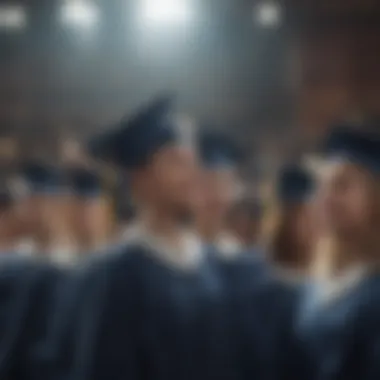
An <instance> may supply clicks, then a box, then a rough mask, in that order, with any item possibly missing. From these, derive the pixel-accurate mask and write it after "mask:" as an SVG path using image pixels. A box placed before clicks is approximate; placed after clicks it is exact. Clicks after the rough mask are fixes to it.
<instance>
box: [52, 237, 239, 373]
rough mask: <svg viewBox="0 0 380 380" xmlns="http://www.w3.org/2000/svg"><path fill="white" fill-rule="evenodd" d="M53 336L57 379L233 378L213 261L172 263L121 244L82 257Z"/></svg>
mask: <svg viewBox="0 0 380 380" xmlns="http://www.w3.org/2000/svg"><path fill="white" fill-rule="evenodd" d="M69 288H70V289H68V290H67V294H66V300H67V302H65V303H64V304H63V305H62V312H61V313H59V314H60V316H59V318H60V323H58V324H57V329H56V331H55V333H54V334H53V337H52V343H53V345H55V347H56V348H55V349H56V350H57V351H56V357H57V358H59V361H58V362H57V363H58V367H57V373H56V375H57V376H58V378H64V379H72V380H74V379H75V380H90V379H91V380H108V379H112V380H119V379H120V380H125V379H128V380H135V379H149V380H170V379H176V380H177V379H181V380H202V379H205V380H206V379H207V380H212V379H215V380H223V379H230V380H236V379H238V374H237V370H238V369H237V366H236V360H235V359H236V354H237V352H236V351H234V345H233V342H232V339H233V337H232V334H231V329H230V321H229V318H228V316H229V313H228V302H227V298H226V290H225V284H224V282H223V276H222V275H221V269H220V266H219V264H218V262H217V260H215V259H214V258H213V256H212V255H208V254H206V255H205V257H204V259H203V262H202V263H201V264H200V265H199V268H197V269H196V270H194V271H182V270H178V269H175V268H173V267H172V268H171V267H169V266H168V265H166V264H164V263H163V262H162V261H161V260H159V259H158V258H156V257H155V254H154V253H152V252H150V250H149V248H145V247H143V246H142V245H139V244H128V245H125V246H124V247H119V248H117V249H114V250H113V252H107V253H105V254H104V255H103V257H98V258H96V259H95V260H92V262H91V263H89V264H86V265H85V266H84V268H81V270H80V271H79V272H78V273H77V274H76V276H75V279H74V280H73V281H72V282H71V284H70V286H69Z"/></svg>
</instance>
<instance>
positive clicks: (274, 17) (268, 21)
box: [253, 0, 282, 28]
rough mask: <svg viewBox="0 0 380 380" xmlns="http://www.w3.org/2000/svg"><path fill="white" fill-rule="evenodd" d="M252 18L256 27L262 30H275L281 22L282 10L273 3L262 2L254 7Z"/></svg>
mask: <svg viewBox="0 0 380 380" xmlns="http://www.w3.org/2000/svg"><path fill="white" fill-rule="evenodd" d="M253 16H254V19H255V22H256V23H257V24H258V25H260V26H262V27H264V28H277V27H279V26H280V25H281V22H282V9H281V6H280V4H278V3H277V2H275V1H271V0H268V1H263V2H261V3H259V4H258V5H256V7H255V8H254V13H253Z"/></svg>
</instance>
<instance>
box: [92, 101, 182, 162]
mask: <svg viewBox="0 0 380 380" xmlns="http://www.w3.org/2000/svg"><path fill="white" fill-rule="evenodd" d="M172 109H173V101H172V98H171V97H166V96H163V97H160V98H158V99H155V100H154V101H152V102H151V103H149V104H148V105H147V106H145V107H144V108H142V109H140V110H139V111H138V112H137V113H136V114H135V115H133V116H132V117H129V118H125V119H123V120H122V121H121V122H120V123H119V124H118V125H117V127H116V128H114V129H112V130H108V131H106V132H105V133H103V134H101V135H99V136H97V137H95V138H94V139H92V141H90V143H89V151H90V153H91V154H92V155H93V156H94V157H95V158H98V159H101V160H104V161H108V162H110V163H112V164H116V165H117V166H121V167H124V168H127V169H136V168H138V167H141V166H143V165H145V164H146V163H147V162H148V161H149V159H150V158H151V157H152V156H153V155H154V153H156V152H157V151H158V150H159V149H160V148H161V147H163V146H165V145H169V144H173V143H179V142H183V141H184V140H185V137H186V132H187V131H184V130H183V128H182V130H181V126H180V125H179V124H180V123H178V121H176V120H175V119H174V117H173V114H172ZM183 132H185V133H183ZM187 133H188V132H187Z"/></svg>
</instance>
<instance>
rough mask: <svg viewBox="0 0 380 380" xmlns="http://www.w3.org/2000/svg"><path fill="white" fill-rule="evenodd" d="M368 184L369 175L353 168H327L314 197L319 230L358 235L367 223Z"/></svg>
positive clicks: (332, 165) (343, 164)
mask: <svg viewBox="0 0 380 380" xmlns="http://www.w3.org/2000/svg"><path fill="white" fill-rule="evenodd" d="M369 183H370V181H369V174H368V173H367V172H365V171H364V170H361V169H360V168H359V167H357V166H355V165H352V164H348V163H343V162H336V163H333V164H329V165H327V167H326V168H325V170H323V172H322V173H321V174H320V179H319V186H318V190H317V194H316V202H315V206H316V207H315V212H316V215H317V216H318V221H319V227H321V228H322V229H326V230H327V231H328V232H332V233H335V234H338V235H342V236H350V235H351V234H353V235H355V234H357V233H360V231H361V230H362V228H363V227H364V226H367V225H368V223H369V219H370V203H371V200H370V198H371V197H370V196H369V193H370V192H369Z"/></svg>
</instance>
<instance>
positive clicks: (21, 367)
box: [0, 257, 64, 380]
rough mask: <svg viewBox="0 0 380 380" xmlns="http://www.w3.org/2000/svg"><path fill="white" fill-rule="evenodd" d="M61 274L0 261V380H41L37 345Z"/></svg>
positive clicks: (16, 260) (37, 266)
mask: <svg viewBox="0 0 380 380" xmlns="http://www.w3.org/2000/svg"><path fill="white" fill-rule="evenodd" d="M63 276H64V273H63V272H61V270H60V269H58V268H56V267H53V266H50V265H48V264H45V263H41V262H33V261H29V260H25V259H21V258H12V257H2V258H1V262H0V302H1V309H0V378H1V379H7V380H8V379H9V380H16V379H17V380H19V379H20V380H21V379H31V380H34V379H41V374H42V367H43V365H44V364H43V362H42V361H41V359H42V358H40V357H39V354H38V346H39V344H40V343H41V342H42V341H43V340H44V339H45V336H46V333H47V325H48V320H49V317H50V315H51V312H52V308H53V307H54V304H55V302H56V293H55V292H56V291H57V290H58V287H59V284H60V281H61V280H63Z"/></svg>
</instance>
